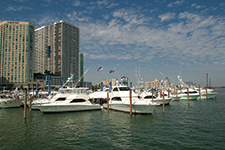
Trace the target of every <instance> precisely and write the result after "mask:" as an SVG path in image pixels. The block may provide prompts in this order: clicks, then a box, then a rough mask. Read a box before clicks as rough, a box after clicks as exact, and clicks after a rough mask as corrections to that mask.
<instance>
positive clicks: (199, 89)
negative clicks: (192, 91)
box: [198, 84, 201, 101]
mask: <svg viewBox="0 0 225 150" xmlns="http://www.w3.org/2000/svg"><path fill="white" fill-rule="evenodd" d="M198 91H199V100H200V101H201V88H200V84H199V85H198Z"/></svg>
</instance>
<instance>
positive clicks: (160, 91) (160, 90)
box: [159, 89, 162, 98]
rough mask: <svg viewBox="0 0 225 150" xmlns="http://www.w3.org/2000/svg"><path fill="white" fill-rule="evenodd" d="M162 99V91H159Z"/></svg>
mask: <svg viewBox="0 0 225 150" xmlns="http://www.w3.org/2000/svg"><path fill="white" fill-rule="evenodd" d="M159 93H160V98H162V89H159Z"/></svg>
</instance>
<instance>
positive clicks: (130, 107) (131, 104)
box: [130, 89, 132, 116]
mask: <svg viewBox="0 0 225 150" xmlns="http://www.w3.org/2000/svg"><path fill="white" fill-rule="evenodd" d="M130 116H132V90H131V89H130Z"/></svg>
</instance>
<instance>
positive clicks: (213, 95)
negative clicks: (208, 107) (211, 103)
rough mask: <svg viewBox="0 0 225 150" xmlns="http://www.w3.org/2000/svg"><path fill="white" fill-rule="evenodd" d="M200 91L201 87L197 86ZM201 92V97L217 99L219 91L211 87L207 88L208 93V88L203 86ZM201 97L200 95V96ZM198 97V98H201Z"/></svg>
mask: <svg viewBox="0 0 225 150" xmlns="http://www.w3.org/2000/svg"><path fill="white" fill-rule="evenodd" d="M196 89H197V90H198V92H199V89H198V88H196ZM200 92H201V99H207V98H208V99H215V98H216V95H217V92H216V91H214V90H213V89H209V88H207V94H206V89H203V88H200ZM199 97H200V96H199ZM199 97H198V100H199V99H200V98H199Z"/></svg>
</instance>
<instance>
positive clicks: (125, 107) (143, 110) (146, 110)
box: [103, 104, 157, 114]
mask: <svg viewBox="0 0 225 150" xmlns="http://www.w3.org/2000/svg"><path fill="white" fill-rule="evenodd" d="M156 106H157V105H132V113H135V114H152V113H153V111H154V110H155V107H156ZM103 107H104V108H107V104H103ZM109 109H111V110H117V111H122V112H128V113H129V112H130V104H109Z"/></svg>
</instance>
